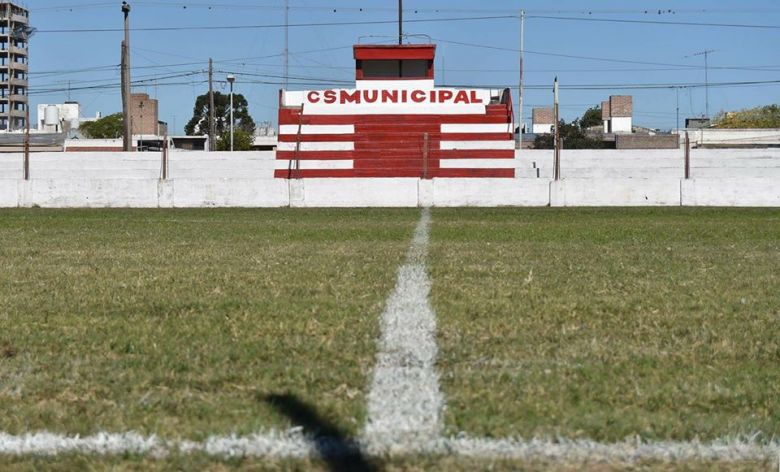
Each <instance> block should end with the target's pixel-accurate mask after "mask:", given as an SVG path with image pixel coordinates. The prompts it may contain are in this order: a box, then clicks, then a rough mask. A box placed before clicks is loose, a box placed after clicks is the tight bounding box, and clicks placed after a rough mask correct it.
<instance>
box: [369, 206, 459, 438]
mask: <svg viewBox="0 0 780 472" xmlns="http://www.w3.org/2000/svg"><path fill="white" fill-rule="evenodd" d="M430 220H431V216H430V211H429V210H428V209H427V208H424V209H423V210H422V214H421V216H420V221H419V223H418V224H417V228H416V229H415V231H414V239H413V240H412V245H411V247H410V248H409V252H408V253H407V256H406V262H405V263H404V265H403V266H401V268H400V269H399V270H398V279H397V281H396V285H395V289H394V290H393V293H392V294H391V295H390V297H389V298H388V300H387V304H386V306H385V310H384V312H382V318H381V330H382V334H381V337H380V339H379V346H378V347H379V351H378V354H377V360H376V366H375V368H374V375H373V379H372V382H371V390H370V392H369V394H368V418H367V421H366V426H365V430H364V432H363V441H364V442H365V444H367V445H369V447H370V448H377V449H387V448H388V447H389V446H391V445H392V446H393V447H395V448H399V449H403V450H406V451H408V450H410V448H411V449H414V448H415V445H421V444H423V443H425V442H429V441H431V440H436V439H438V438H440V437H441V433H442V418H441V413H442V407H443V406H444V398H443V396H442V394H441V391H440V389H439V377H438V374H437V373H436V370H435V363H436V354H437V347H436V315H435V314H434V312H433V309H432V308H431V305H430V302H429V301H428V295H429V294H430V291H431V281H430V278H429V277H428V272H427V270H426V267H425V258H426V256H427V253H428V227H429V225H430Z"/></svg>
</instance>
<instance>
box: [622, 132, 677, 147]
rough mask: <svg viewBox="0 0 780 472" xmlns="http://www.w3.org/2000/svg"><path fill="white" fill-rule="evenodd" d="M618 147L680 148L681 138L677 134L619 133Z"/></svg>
mask: <svg viewBox="0 0 780 472" xmlns="http://www.w3.org/2000/svg"><path fill="white" fill-rule="evenodd" d="M615 147H616V148H617V149H678V148H679V147H680V140H679V139H678V137H677V135H676V134H636V133H631V134H618V135H616V136H615Z"/></svg>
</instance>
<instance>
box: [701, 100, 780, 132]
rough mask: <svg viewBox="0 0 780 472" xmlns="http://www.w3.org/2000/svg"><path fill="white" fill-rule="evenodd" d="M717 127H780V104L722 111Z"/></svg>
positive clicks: (716, 123) (716, 119)
mask: <svg viewBox="0 0 780 472" xmlns="http://www.w3.org/2000/svg"><path fill="white" fill-rule="evenodd" d="M715 127H716V128H780V106H778V105H767V106H763V107H756V108H750V109H746V110H740V111H731V112H721V113H720V114H718V116H716V117H715Z"/></svg>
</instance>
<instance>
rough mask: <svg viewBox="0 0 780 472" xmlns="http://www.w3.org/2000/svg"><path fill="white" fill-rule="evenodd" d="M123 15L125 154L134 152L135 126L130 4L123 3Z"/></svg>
mask: <svg viewBox="0 0 780 472" xmlns="http://www.w3.org/2000/svg"><path fill="white" fill-rule="evenodd" d="M122 13H123V14H124V17H125V40H124V41H122V118H123V120H124V125H125V126H124V127H125V133H124V134H125V135H124V139H123V142H122V144H123V149H124V151H125V152H132V151H133V126H132V123H131V117H130V115H131V113H130V100H131V92H132V90H131V88H130V4H129V3H127V2H122Z"/></svg>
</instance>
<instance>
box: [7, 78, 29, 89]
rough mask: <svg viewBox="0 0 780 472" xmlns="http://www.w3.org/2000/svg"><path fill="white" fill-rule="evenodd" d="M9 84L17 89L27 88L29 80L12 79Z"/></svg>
mask: <svg viewBox="0 0 780 472" xmlns="http://www.w3.org/2000/svg"><path fill="white" fill-rule="evenodd" d="M7 83H9V84H11V85H12V86H17V87H27V79H16V78H14V77H11V78H10V79H9V80H8V82H7Z"/></svg>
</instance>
